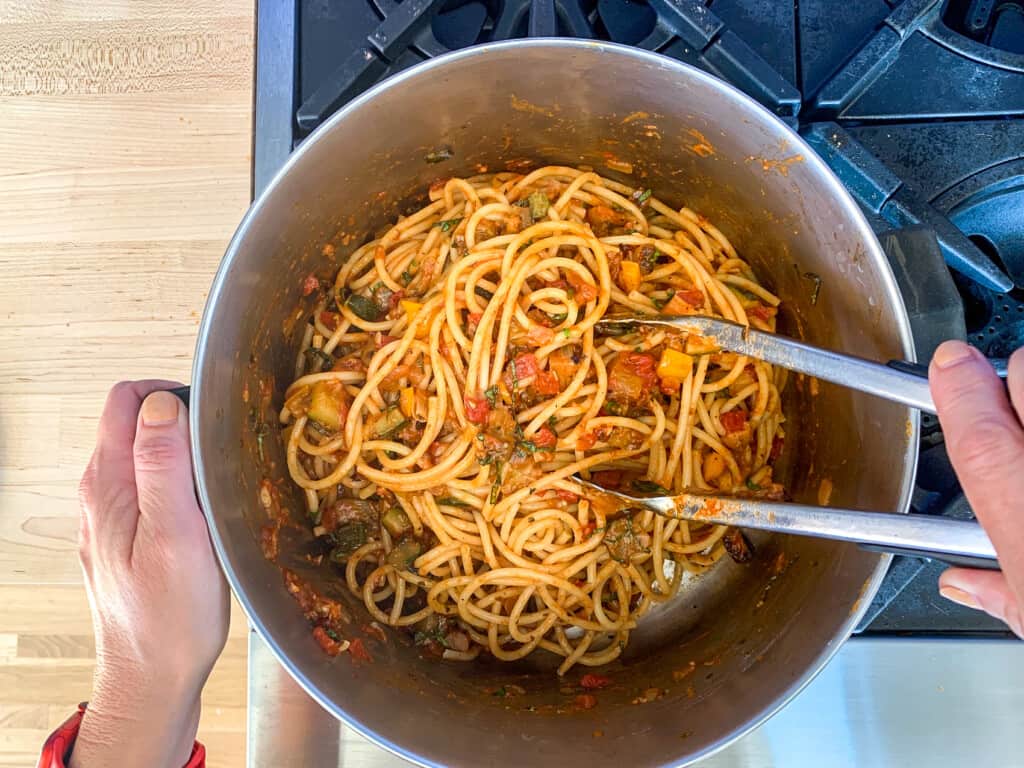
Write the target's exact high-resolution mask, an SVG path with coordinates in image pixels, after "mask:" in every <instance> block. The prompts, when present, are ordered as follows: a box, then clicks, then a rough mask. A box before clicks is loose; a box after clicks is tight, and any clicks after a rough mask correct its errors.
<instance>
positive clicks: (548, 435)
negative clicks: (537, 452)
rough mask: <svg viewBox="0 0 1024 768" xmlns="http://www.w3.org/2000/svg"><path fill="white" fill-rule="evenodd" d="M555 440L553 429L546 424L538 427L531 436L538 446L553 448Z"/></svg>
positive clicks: (556, 438) (556, 440)
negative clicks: (535, 432)
mask: <svg viewBox="0 0 1024 768" xmlns="http://www.w3.org/2000/svg"><path fill="white" fill-rule="evenodd" d="M557 442H558V437H557V436H556V435H555V431H554V430H553V429H551V427H549V426H548V425H547V424H545V425H544V426H543V427H541V428H540V429H538V430H537V434H535V435H534V436H533V444H534V445H536V446H537V447H538V448H554V447H555V444H556V443H557Z"/></svg>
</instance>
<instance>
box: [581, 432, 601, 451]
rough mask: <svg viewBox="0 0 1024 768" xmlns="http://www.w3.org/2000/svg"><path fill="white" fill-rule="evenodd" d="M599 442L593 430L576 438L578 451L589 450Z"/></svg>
mask: <svg viewBox="0 0 1024 768" xmlns="http://www.w3.org/2000/svg"><path fill="white" fill-rule="evenodd" d="M596 443H597V435H595V434H594V433H593V432H584V433H583V434H582V435H580V436H579V438H577V440H576V450H577V451H589V450H590V449H591V448H593V447H594V445H595V444H596Z"/></svg>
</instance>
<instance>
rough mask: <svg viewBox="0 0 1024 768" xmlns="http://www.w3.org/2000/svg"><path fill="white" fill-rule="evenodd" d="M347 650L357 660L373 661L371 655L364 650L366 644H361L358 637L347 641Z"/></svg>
mask: <svg viewBox="0 0 1024 768" xmlns="http://www.w3.org/2000/svg"><path fill="white" fill-rule="evenodd" d="M348 652H349V654H350V655H351V656H352V658H353V659H356V660H357V661H369V662H372V661H373V656H371V655H370V652H369V651H368V650H366V646H365V645H363V641H362V640H361V639H360V638H358V637H357V638H356V639H355V640H352V641H351V642H350V643H349V646H348Z"/></svg>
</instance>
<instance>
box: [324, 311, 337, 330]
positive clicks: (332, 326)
mask: <svg viewBox="0 0 1024 768" xmlns="http://www.w3.org/2000/svg"><path fill="white" fill-rule="evenodd" d="M340 319H341V315H339V314H338V313H337V312H327V311H326V310H325V311H323V312H321V313H320V322H321V323H323V324H324V325H326V326H327V329H328V330H330V331H336V330H338V321H339V320H340Z"/></svg>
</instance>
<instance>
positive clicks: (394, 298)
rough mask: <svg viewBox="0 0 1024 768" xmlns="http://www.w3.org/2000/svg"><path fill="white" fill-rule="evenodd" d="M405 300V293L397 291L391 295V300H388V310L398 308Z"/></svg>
mask: <svg viewBox="0 0 1024 768" xmlns="http://www.w3.org/2000/svg"><path fill="white" fill-rule="evenodd" d="M404 298H405V291H402V290H398V291H395V292H394V293H392V294H391V298H389V299H388V309H389V310H390V309H394V308H395V307H397V306H398V304H399V302H401V301H402V299H404Z"/></svg>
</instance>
